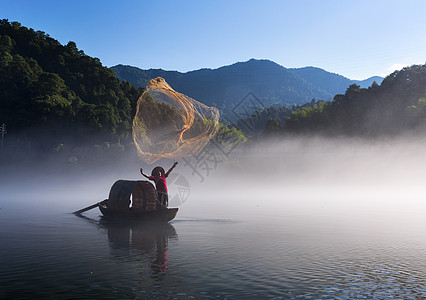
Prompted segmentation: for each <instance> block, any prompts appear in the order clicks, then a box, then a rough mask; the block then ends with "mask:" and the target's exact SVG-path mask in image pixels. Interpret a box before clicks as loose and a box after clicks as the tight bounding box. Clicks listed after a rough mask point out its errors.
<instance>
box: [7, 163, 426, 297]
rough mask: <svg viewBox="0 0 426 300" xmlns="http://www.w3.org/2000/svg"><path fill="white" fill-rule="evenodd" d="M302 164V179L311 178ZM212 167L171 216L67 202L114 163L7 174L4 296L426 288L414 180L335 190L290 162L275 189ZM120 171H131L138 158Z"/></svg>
mask: <svg viewBox="0 0 426 300" xmlns="http://www.w3.org/2000/svg"><path fill="white" fill-rule="evenodd" d="M287 167H288V166H287ZM358 167H359V165H358ZM182 169H183V168H182ZM305 171H306V170H305ZM305 171H304V172H303V174H304V176H305V177H304V176H301V178H304V179H305V180H309V179H312V178H313V177H310V176H307V177H306V174H307V173H306V172H305ZM352 171H354V170H353V169H352ZM176 172H177V171H176ZM327 172H330V170H329V169H328V171H327ZM368 172H371V170H367V173H368ZM217 174H218V176H217V178H216V179H214V177H213V176H212V177H211V178H210V179H211V180H210V179H209V180H206V181H205V182H202V183H197V182H195V181H194V180H192V181H191V180H189V181H191V195H190V196H189V197H188V198H187V199H186V198H185V201H181V203H179V208H180V211H179V212H178V215H177V217H176V219H175V220H173V221H172V222H170V223H167V224H155V223H153V224H134V223H133V224H126V223H117V222H113V221H111V220H107V219H104V218H103V217H102V216H101V214H100V212H99V211H98V210H97V209H93V210H91V211H88V212H86V213H84V214H83V215H82V216H81V217H78V216H75V215H73V214H71V213H70V212H72V211H74V210H77V209H80V208H82V207H85V206H88V205H90V204H93V203H94V202H96V201H99V200H102V199H103V198H102V197H104V196H107V194H108V191H109V190H108V188H109V187H110V186H111V185H112V183H113V182H114V178H115V177H116V176H115V175H114V174H113V175H111V176H110V177H108V178H97V179H96V181H90V180H89V178H92V177H90V176H88V177H87V178H85V179H81V180H74V181H72V180H70V181H67V182H66V184H64V182H61V181H55V180H53V179H49V180H47V179H46V178H44V179H43V178H39V179H38V181H36V183H34V184H33V185H29V183H28V182H27V183H22V182H13V183H12V181H9V182H8V183H7V184H6V183H5V182H3V185H2V186H1V188H2V194H1V198H0V266H1V267H0V298H2V299H76V298H81V299H425V298H426V231H425V230H424V229H425V228H426V218H424V215H425V213H426V209H425V205H424V204H423V202H424V200H423V199H424V196H425V193H424V191H423V185H422V184H420V183H419V182H420V181H421V180H419V182H415V183H413V184H412V185H408V184H406V183H404V184H403V183H401V181H391V180H392V178H393V177H392V176H394V175H392V176H391V177H392V178H391V177H388V178H387V179H386V180H383V181H379V180H376V181H375V184H374V185H371V184H370V185H369V181H370V180H371V178H366V179H364V181H363V180H362V179H360V178H358V181H357V182H356V185H352V186H351V187H348V186H342V185H341V184H339V185H338V186H339V187H340V189H339V188H338V186H337V185H331V184H328V185H326V184H325V182H324V181H322V180H319V179H318V178H320V176H318V175H319V173H318V172H317V173H316V176H314V177H315V178H317V179H318V180H319V181H317V182H315V183H312V182H311V183H308V182H302V181H300V180H297V182H296V181H291V182H290V181H284V179H289V178H290V177H291V178H294V177H295V176H296V177H297V174H296V173H295V172H292V174H291V176H290V175H289V176H288V177H287V178H280V182H281V185H277V183H275V182H274V183H273V186H274V188H275V190H274V192H271V187H270V186H268V185H267V184H265V186H260V185H256V182H257V181H258V180H259V178H260V179H261V178H262V177H265V176H267V175H265V174H261V173H257V174H255V176H254V175H253V176H252V177H255V178H254V179H253V180H252V181H246V182H245V183H246V185H244V184H242V182H241V181H233V180H232V179H230V180H226V182H224V181H220V182H219V181H216V180H219V179H223V176H224V174H222V173H220V172H219V171H218V173H217ZM274 174H275V173H274ZM127 175H128V176H127V178H138V177H137V169H136V170H135V172H134V174H133V173H132V174H127ZM240 175H241V176H242V174H240ZM346 175H347V174H346ZM376 175H377V174H376ZM186 176H187V178H189V179H190V176H191V174H190V173H188V174H186ZM241 176H235V177H241ZM340 176H344V177H345V182H347V176H345V174H342V173H340ZM382 176H384V175H383V174H382ZM404 176H406V173H404ZM271 178H275V175H274V176H272V177H271ZM271 178H269V179H271ZM416 178H417V177H416ZM115 179H118V178H115ZM138 179H139V178H138ZM234 179H235V178H234ZM351 179H354V178H353V177H352V178H351ZM247 180H248V179H247ZM271 180H272V179H271ZM281 180H283V181H281ZM326 180H327V182H329V180H330V178H327V179H326ZM311 181H312V180H311ZM351 181H352V182H353V180H351ZM385 181H386V182H387V184H384V182H385ZM31 182H34V178H33V179H32V181H31ZM43 182H44V184H43ZM389 182H391V183H393V184H389ZM396 182H399V185H398V184H396ZM236 186H237V187H238V188H233V187H236ZM356 187H357V188H356ZM169 188H170V191H169V192H170V193H174V192H176V190H177V189H178V187H177V186H176V185H175V186H173V185H170V184H169ZM241 189H243V190H244V191H245V192H244V193H238V190H239V191H240V192H241ZM271 199H272V200H271Z"/></svg>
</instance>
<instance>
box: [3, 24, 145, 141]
mask: <svg viewBox="0 0 426 300" xmlns="http://www.w3.org/2000/svg"><path fill="white" fill-rule="evenodd" d="M141 91H142V89H137V88H135V87H134V86H132V85H131V84H129V83H128V82H125V81H123V82H120V80H119V79H118V78H117V77H116V76H115V73H114V72H113V71H112V70H110V69H109V68H107V67H104V66H102V64H101V62H100V61H99V59H97V58H92V57H90V56H87V55H86V54H84V52H83V51H82V50H79V49H78V48H77V46H76V44H75V43H74V42H69V43H68V44H67V45H65V46H64V45H61V44H60V43H59V42H58V41H57V40H55V39H53V38H51V37H50V36H49V35H48V34H46V33H44V32H42V31H34V30H33V29H29V28H26V27H24V26H21V24H20V23H18V22H9V21H8V20H0V121H1V122H3V123H6V124H7V128H8V134H9V135H11V134H19V133H21V134H23V131H26V132H27V133H26V134H25V135H21V136H20V140H21V141H22V140H26V141H27V142H28V143H30V142H32V145H33V147H34V146H36V145H44V146H45V147H51V146H54V145H53V143H58V142H60V141H61V140H62V137H64V138H65V137H66V138H68V139H72V140H73V142H74V143H77V144H78V143H79V142H81V143H83V142H85V141H86V140H87V139H90V138H93V137H100V140H103V141H114V140H117V139H118V138H126V137H128V136H129V134H130V132H131V124H132V118H133V115H134V111H135V107H136V102H137V100H138V97H139V96H140V94H141ZM36 130H41V131H42V132H43V134H42V135H38V136H37V135H36V134H34V133H35V131H36ZM47 136H49V138H51V139H50V140H48V139H47Z"/></svg>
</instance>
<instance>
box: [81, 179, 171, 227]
mask: <svg viewBox="0 0 426 300" xmlns="http://www.w3.org/2000/svg"><path fill="white" fill-rule="evenodd" d="M157 196H158V195H157V191H156V190H155V187H154V186H153V185H152V184H151V183H150V182H148V181H140V180H139V181H130V180H118V181H116V182H115V183H114V184H113V186H112V187H111V190H110V192H109V197H108V199H105V200H104V201H101V202H98V203H96V204H93V205H91V206H88V207H86V208H83V209H80V210H78V211H75V212H74V214H75V215H78V216H81V213H83V212H85V211H88V210H90V209H93V208H95V207H99V210H100V211H101V213H102V214H103V215H104V216H105V217H108V218H113V219H119V220H126V221H131V222H133V221H137V222H169V221H171V220H173V219H174V218H175V217H176V214H177V212H178V208H167V206H163V205H164V204H162V203H160V202H159V201H158V197H157ZM130 197H132V200H130ZM130 204H132V205H131V207H130ZM166 205H167V204H166Z"/></svg>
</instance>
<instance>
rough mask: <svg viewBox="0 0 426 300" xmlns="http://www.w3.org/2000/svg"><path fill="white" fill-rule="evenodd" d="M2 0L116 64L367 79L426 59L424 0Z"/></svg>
mask: <svg viewBox="0 0 426 300" xmlns="http://www.w3.org/2000/svg"><path fill="white" fill-rule="evenodd" d="M1 3H2V13H1V18H5V19H9V21H17V22H19V23H21V24H22V25H23V26H26V27H29V28H33V29H34V30H41V31H44V32H46V33H48V34H49V35H50V36H52V37H53V38H55V39H58V40H59V41H60V42H61V43H62V44H67V43H68V42H69V41H74V42H76V44H77V47H78V48H79V49H81V50H83V51H84V52H85V53H86V54H87V55H90V56H92V57H98V58H99V59H100V60H101V62H102V63H103V65H105V66H108V67H111V66H114V65H117V64H124V65H131V66H135V67H139V68H142V69H149V68H161V69H164V70H176V71H180V72H186V71H191V70H197V69H200V68H212V69H215V68H218V67H221V66H225V65H230V64H233V63H235V62H239V61H247V60H249V59H251V58H256V59H269V60H272V61H274V62H276V63H278V64H280V65H282V66H284V67H286V68H298V67H305V66H314V67H319V68H322V69H324V70H326V71H329V72H332V73H337V74H340V75H343V76H345V77H347V78H349V79H352V80H363V79H367V78H369V77H371V76H376V75H377V76H383V77H384V76H386V75H389V74H390V73H392V72H393V71H394V70H399V69H401V68H402V67H404V66H408V65H413V64H424V63H425V61H426V58H425V56H424V53H426V40H425V39H424V38H423V31H424V29H425V28H426V19H425V18H424V17H423V12H424V11H425V9H426V2H424V1H421V0H410V1H397V0H386V1H385V0H378V1H373V2H371V1H367V0H360V1H352V2H349V1H338V0H326V1H315V0H303V1H297V2H295V1H279V0H269V1H266V2H263V3H264V5H263V6H259V2H258V1H252V0H249V1H242V0H236V1H224V0H219V1H194V0H188V1H183V2H180V1H179V2H177V1H149V2H148V1H120V2H105V1H100V0H95V1H82V0H76V1H72V2H67V1H65V2H64V1H52V0H41V1H36V2H35V1H25V0H13V1H12V0H2V1H1Z"/></svg>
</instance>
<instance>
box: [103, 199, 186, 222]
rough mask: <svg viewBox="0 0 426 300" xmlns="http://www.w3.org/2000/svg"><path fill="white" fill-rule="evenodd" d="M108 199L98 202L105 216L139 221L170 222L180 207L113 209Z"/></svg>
mask: <svg viewBox="0 0 426 300" xmlns="http://www.w3.org/2000/svg"><path fill="white" fill-rule="evenodd" d="M106 204H107V200H104V201H102V202H99V203H98V207H99V210H100V211H101V213H102V214H103V215H104V216H105V217H109V218H114V219H121V220H129V221H138V222H170V221H171V220H173V219H174V218H175V217H176V214H177V212H178V210H179V209H178V208H167V209H160V210H153V211H137V210H131V209H129V210H111V209H108V207H107V206H106Z"/></svg>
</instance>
